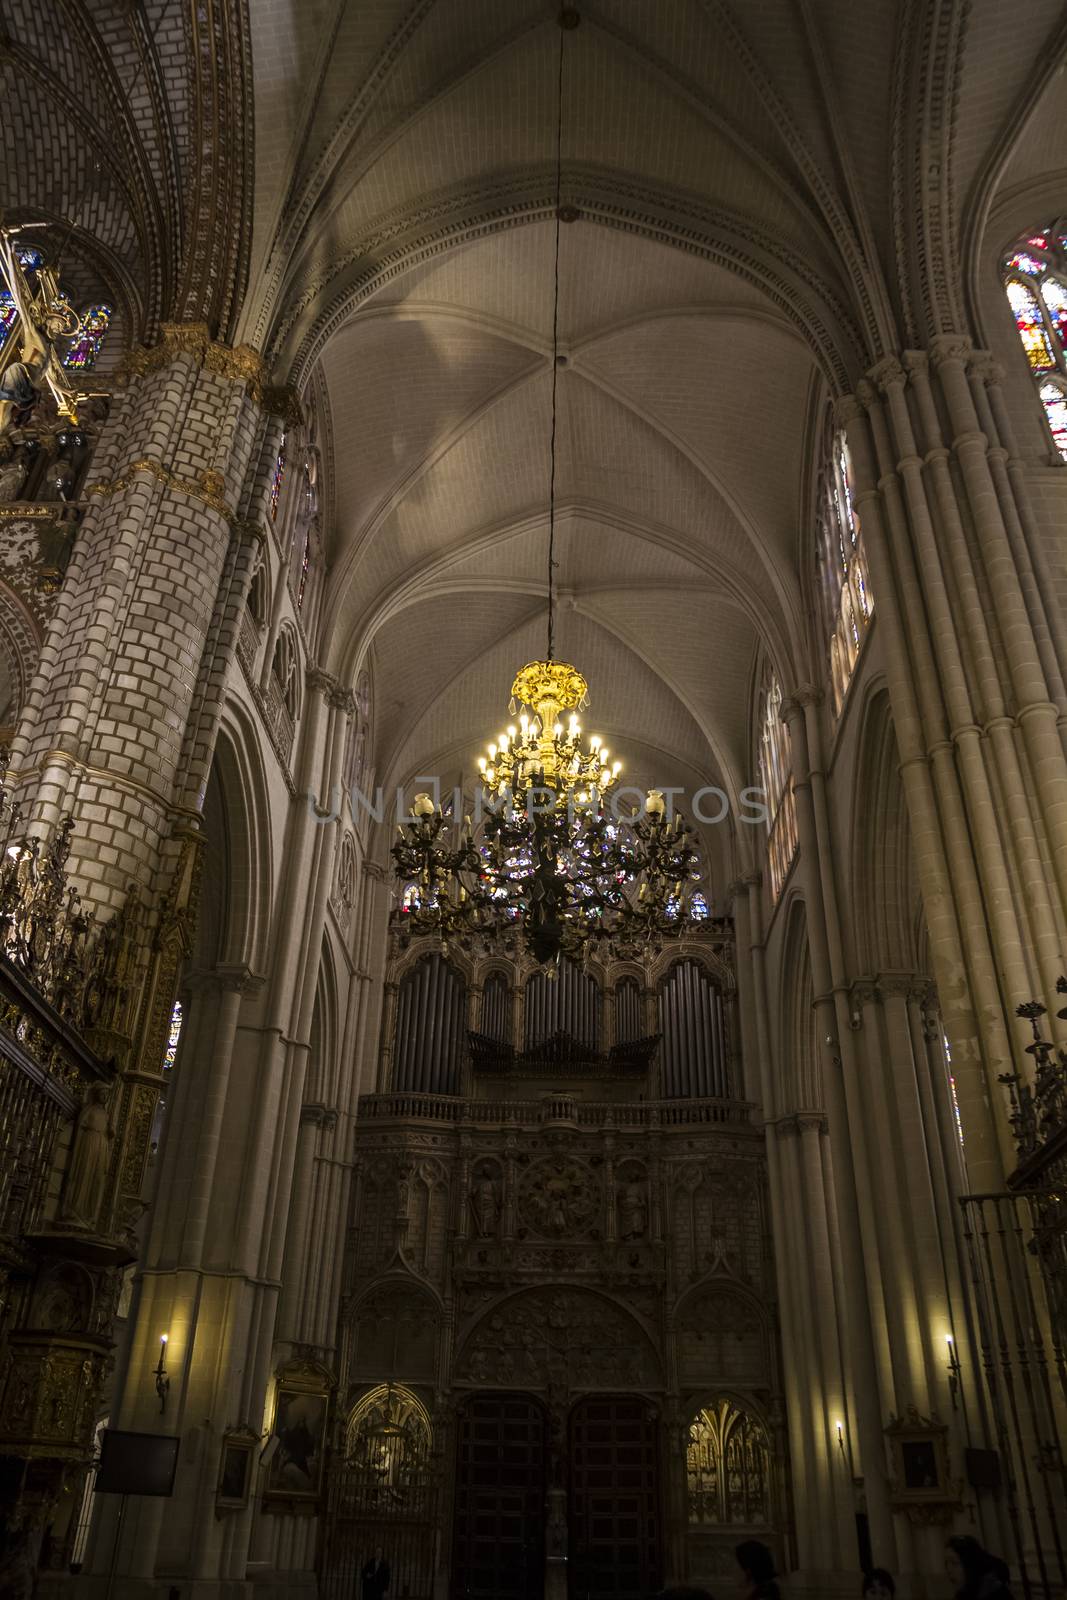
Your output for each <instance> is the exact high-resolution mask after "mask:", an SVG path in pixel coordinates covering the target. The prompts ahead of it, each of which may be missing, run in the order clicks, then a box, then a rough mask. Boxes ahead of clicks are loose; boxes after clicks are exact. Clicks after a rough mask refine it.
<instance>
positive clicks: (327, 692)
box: [304, 666, 356, 716]
mask: <svg viewBox="0 0 1067 1600" xmlns="http://www.w3.org/2000/svg"><path fill="white" fill-rule="evenodd" d="M304 682H305V683H306V684H307V688H308V692H309V693H310V694H321V695H322V698H323V699H324V700H325V701H326V704H327V705H328V706H332V707H333V709H334V710H335V711H343V712H345V713H346V715H348V716H355V713H356V697H355V695H354V694H353V693H352V690H351V689H346V688H345V686H344V684H343V683H342V682H341V680H340V679H339V678H335V677H334V676H333V674H332V673H331V672H324V671H323V669H322V668H321V667H316V666H310V667H308V669H307V672H306V673H305V675H304Z"/></svg>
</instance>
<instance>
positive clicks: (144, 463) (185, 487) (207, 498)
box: [86, 456, 235, 522]
mask: <svg viewBox="0 0 1067 1600" xmlns="http://www.w3.org/2000/svg"><path fill="white" fill-rule="evenodd" d="M138 472H145V473H147V474H148V475H149V477H151V478H154V479H155V480H156V482H157V483H161V484H162V485H163V487H164V488H166V489H170V490H171V491H172V492H173V493H175V494H183V495H185V496H187V498H188V499H190V500H199V501H200V503H201V505H205V506H207V507H208V508H209V509H210V510H211V511H216V512H218V514H219V516H220V517H225V518H226V520H227V521H228V522H233V521H234V520H235V518H234V514H233V512H232V511H231V510H230V508H229V506H228V505H227V504H226V499H225V489H226V480H225V478H224V477H223V475H222V473H221V472H217V471H216V470H215V468H214V467H205V468H203V469H202V470H201V471H200V472H198V473H197V475H196V477H195V478H183V477H181V476H180V475H179V474H178V473H176V472H171V471H170V470H169V468H167V467H165V466H164V465H163V463H162V461H157V460H156V458H155V457H154V456H140V457H139V458H138V460H136V461H131V463H130V465H129V466H128V467H127V468H126V470H125V472H122V473H120V474H119V476H118V477H117V478H112V479H111V480H110V482H103V483H92V484H90V485H89V488H88V490H87V491H86V493H87V494H90V495H100V496H103V497H104V498H110V496H111V495H113V494H121V493H122V492H123V490H124V489H128V488H129V487H130V485H131V484H132V483H133V479H134V474H135V473H138Z"/></svg>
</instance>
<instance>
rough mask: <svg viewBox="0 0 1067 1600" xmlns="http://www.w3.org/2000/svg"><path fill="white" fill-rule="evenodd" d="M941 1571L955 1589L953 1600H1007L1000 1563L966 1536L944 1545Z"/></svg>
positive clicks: (1005, 1577)
mask: <svg viewBox="0 0 1067 1600" xmlns="http://www.w3.org/2000/svg"><path fill="white" fill-rule="evenodd" d="M945 1571H946V1573H947V1574H948V1577H949V1581H950V1582H951V1583H953V1584H955V1586H956V1600H1011V1590H1010V1589H1009V1588H1008V1569H1007V1567H1006V1566H1005V1565H1004V1562H1003V1561H1001V1559H1000V1557H999V1556H994V1555H991V1554H990V1552H989V1551H988V1550H984V1549H983V1548H982V1546H981V1545H980V1544H979V1543H978V1540H977V1539H972V1538H971V1536H970V1535H969V1534H964V1535H961V1536H958V1537H956V1538H954V1539H950V1540H949V1541H948V1543H947V1544H946V1546H945Z"/></svg>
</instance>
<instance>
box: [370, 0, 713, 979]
mask: <svg viewBox="0 0 1067 1600" xmlns="http://www.w3.org/2000/svg"><path fill="white" fill-rule="evenodd" d="M578 20H579V18H578V13H577V12H576V11H575V10H574V9H573V8H569V7H568V8H566V9H565V10H564V11H562V12H561V13H560V16H559V23H560V28H561V30H563V32H562V33H561V37H560V50H559V91H558V93H559V99H558V118H557V128H556V207H555V266H554V275H553V303H552V425H551V433H550V439H549V460H550V471H549V495H548V648H547V652H546V658H545V659H544V660H543V661H530V662H528V663H527V664H526V666H524V667H522V668H521V670H520V671H519V672H518V673H517V675H516V677H515V681H514V682H513V683H512V685H511V703H510V711H511V715H512V716H513V717H515V718H516V719H517V725H516V723H514V722H513V723H511V724H509V725H508V727H507V728H506V729H505V731H504V732H503V733H500V734H498V736H497V738H496V740H495V741H494V742H493V743H491V744H490V745H489V746H488V750H487V753H486V754H485V755H484V756H482V757H481V758H480V759H479V762H478V769H479V777H480V787H479V793H478V797H477V798H478V804H477V805H476V808H475V809H476V811H477V817H476V821H475V822H473V823H472V821H471V818H470V817H469V816H467V817H466V818H465V819H464V824H463V827H462V829H457V827H456V823H455V819H453V818H452V817H451V816H450V815H449V814H448V813H447V811H442V809H441V808H440V806H439V805H438V804H437V803H436V802H435V801H434V800H432V799H431V798H430V796H429V795H426V794H419V795H416V796H415V801H414V804H413V807H412V816H411V817H410V818H409V819H408V821H407V823H406V825H405V826H401V827H400V828H399V829H398V834H399V837H398V839H397V841H396V843H395V844H394V845H393V849H392V855H393V862H394V869H395V872H396V876H397V878H398V879H399V880H400V882H401V883H402V885H403V890H402V894H401V901H400V904H399V905H398V906H397V908H396V910H395V911H394V913H393V923H394V927H395V928H397V929H398V930H399V932H400V936H401V938H402V939H403V940H405V941H406V940H408V939H410V938H412V937H414V936H416V935H420V934H435V935H437V936H438V937H439V938H441V939H442V940H443V941H444V942H445V943H446V945H447V941H448V940H449V939H451V938H459V939H461V940H463V941H464V942H471V941H477V942H479V943H481V944H483V945H484V946H486V947H489V946H491V945H493V944H494V943H496V942H497V941H499V940H500V939H501V938H511V939H515V938H516V936H517V935H518V936H521V939H522V941H523V943H524V944H525V946H526V948H527V949H528V950H529V951H530V953H531V954H532V955H533V956H534V957H535V958H536V959H537V960H538V961H540V962H544V963H551V964H553V965H555V964H558V962H559V959H560V957H561V956H569V957H570V958H572V959H574V960H578V961H580V960H582V959H583V958H584V956H585V954H586V952H587V951H588V949H589V948H590V947H591V946H592V945H595V944H598V943H600V942H601V941H607V942H608V944H609V945H610V946H611V948H612V949H613V950H614V951H615V953H617V954H627V953H633V952H634V951H635V950H636V949H637V948H638V947H639V946H641V945H646V944H649V943H656V942H658V941H659V940H660V939H663V938H676V937H677V936H678V935H679V934H681V933H682V932H683V931H684V930H685V929H686V928H688V927H690V926H691V925H692V923H693V922H694V921H695V920H697V919H696V918H694V917H693V914H692V909H693V908H692V904H691V892H692V885H693V884H694V883H695V882H697V881H699V879H700V877H701V868H700V856H699V852H698V850H697V847H696V841H695V838H694V835H693V831H692V829H691V828H690V827H689V825H688V824H687V823H686V822H685V820H684V819H683V817H682V816H681V815H680V814H677V815H675V816H674V817H671V815H670V814H669V810H668V807H667V803H666V801H665V799H664V796H663V794H662V792H661V791H660V790H658V789H651V790H649V792H648V794H647V796H646V798H645V801H644V806H643V809H641V810H638V811H634V812H632V813H631V814H630V815H629V816H628V817H626V818H625V819H624V818H622V816H621V815H620V814H619V810H618V807H617V806H613V805H611V799H612V794H611V791H612V790H613V788H614V786H615V784H616V782H617V780H618V777H619V773H620V771H621V768H622V764H621V762H620V761H618V760H613V759H612V757H611V752H610V751H609V750H608V749H607V747H606V746H605V745H604V744H603V742H602V741H601V740H600V739H599V738H597V737H596V736H594V737H592V738H590V739H589V741H588V744H586V743H584V742H583V737H582V730H581V724H580V723H579V721H578V712H579V711H581V710H583V709H584V707H585V705H586V704H587V692H588V685H587V683H586V680H585V678H584V677H583V676H582V674H581V673H580V672H579V671H578V669H577V668H576V667H574V666H572V665H571V664H570V663H569V662H565V661H557V660H556V658H555V620H556V583H555V574H556V418H557V382H558V372H559V254H560V222H561V220H563V217H564V207H563V205H562V183H563V61H564V38H565V34H566V32H568V31H570V30H571V29H573V28H574V27H576V26H577V23H578ZM566 211H567V214H566V220H568V221H569V220H572V218H573V217H574V216H576V215H577V213H575V212H574V211H573V209H572V208H570V207H568V208H566ZM700 904H701V907H702V909H701V912H700V915H701V916H706V915H707V909H706V903H704V902H703V901H701V902H700Z"/></svg>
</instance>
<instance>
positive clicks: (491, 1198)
mask: <svg viewBox="0 0 1067 1600" xmlns="http://www.w3.org/2000/svg"><path fill="white" fill-rule="evenodd" d="M471 1202H472V1204H473V1206H474V1226H475V1227H476V1228H477V1230H478V1237H479V1239H492V1238H493V1237H494V1236H495V1234H496V1225H497V1218H498V1216H499V1214H500V1208H499V1206H498V1204H497V1198H496V1184H495V1183H494V1182H493V1180H492V1178H490V1177H488V1176H486V1175H484V1174H483V1176H482V1177H480V1178H479V1179H478V1180H477V1182H476V1183H475V1185H474V1191H473V1193H472V1195H471Z"/></svg>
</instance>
